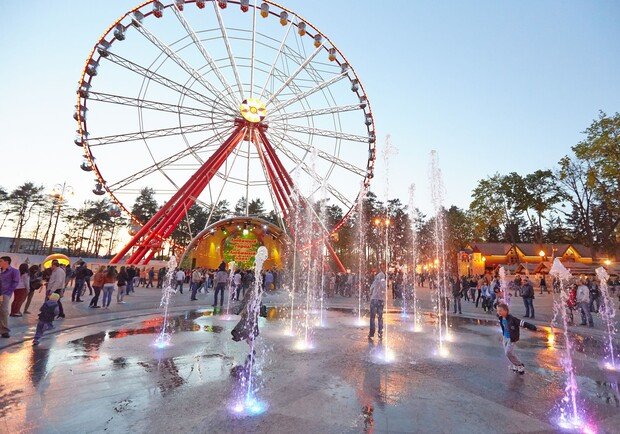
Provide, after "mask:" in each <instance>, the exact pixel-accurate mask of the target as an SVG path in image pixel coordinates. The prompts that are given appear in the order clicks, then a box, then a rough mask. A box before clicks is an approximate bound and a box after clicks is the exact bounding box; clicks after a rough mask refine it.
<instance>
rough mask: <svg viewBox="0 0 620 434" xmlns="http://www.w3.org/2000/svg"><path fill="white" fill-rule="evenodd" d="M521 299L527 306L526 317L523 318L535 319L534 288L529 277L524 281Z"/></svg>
mask: <svg viewBox="0 0 620 434" xmlns="http://www.w3.org/2000/svg"><path fill="white" fill-rule="evenodd" d="M521 297H522V298H523V305H524V306H525V315H523V316H524V317H525V318H532V319H534V287H533V286H532V282H530V279H528V278H527V277H526V278H525V279H524V280H523V285H521ZM530 312H531V314H530Z"/></svg>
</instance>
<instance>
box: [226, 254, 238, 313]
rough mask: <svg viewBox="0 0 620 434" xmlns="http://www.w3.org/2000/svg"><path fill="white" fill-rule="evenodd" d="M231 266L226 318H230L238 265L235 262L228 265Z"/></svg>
mask: <svg viewBox="0 0 620 434" xmlns="http://www.w3.org/2000/svg"><path fill="white" fill-rule="evenodd" d="M228 265H229V266H230V272H229V273H228V300H227V301H226V317H227V318H230V299H231V298H232V291H231V289H232V283H233V277H234V274H235V266H236V265H237V264H236V263H235V261H230V262H229V263H228Z"/></svg>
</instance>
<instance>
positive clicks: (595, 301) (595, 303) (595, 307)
mask: <svg viewBox="0 0 620 434" xmlns="http://www.w3.org/2000/svg"><path fill="white" fill-rule="evenodd" d="M586 285H587V286H588V288H589V289H590V312H594V313H598V311H599V309H600V307H601V301H600V300H601V290H600V288H599V286H598V283H596V281H594V280H589V279H588V280H587V281H586Z"/></svg>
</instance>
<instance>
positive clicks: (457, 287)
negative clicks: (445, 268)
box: [450, 277, 463, 315]
mask: <svg viewBox="0 0 620 434" xmlns="http://www.w3.org/2000/svg"><path fill="white" fill-rule="evenodd" d="M450 283H451V284H452V297H453V298H454V313H455V314H456V310H457V308H458V311H459V315H460V314H461V313H462V312H461V297H462V296H463V289H462V287H461V281H460V279H458V278H456V279H454V278H452V277H451V278H450Z"/></svg>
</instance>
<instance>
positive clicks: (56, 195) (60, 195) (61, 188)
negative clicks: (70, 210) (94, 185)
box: [47, 181, 74, 255]
mask: <svg viewBox="0 0 620 434" xmlns="http://www.w3.org/2000/svg"><path fill="white" fill-rule="evenodd" d="M73 194H74V192H73V187H71V186H70V185H67V181H65V182H63V183H62V185H61V184H56V185H55V186H54V188H53V189H52V194H51V196H52V198H53V199H54V202H55V205H56V219H55V221H54V230H53V231H52V239H51V240H50V247H49V250H48V252H47V254H48V255H51V254H52V251H53V250H54V240H55V239H56V229H57V228H58V220H59V219H60V210H61V209H62V205H63V204H64V201H65V198H66V197H67V196H73Z"/></svg>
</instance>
